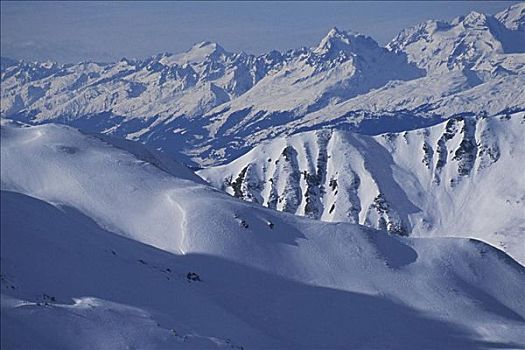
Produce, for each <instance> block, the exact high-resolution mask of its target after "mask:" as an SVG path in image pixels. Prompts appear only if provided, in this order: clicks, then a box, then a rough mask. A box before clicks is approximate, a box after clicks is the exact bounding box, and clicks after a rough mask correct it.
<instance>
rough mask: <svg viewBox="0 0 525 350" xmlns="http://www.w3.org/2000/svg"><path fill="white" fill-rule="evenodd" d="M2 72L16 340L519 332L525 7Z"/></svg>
mask: <svg viewBox="0 0 525 350" xmlns="http://www.w3.org/2000/svg"><path fill="white" fill-rule="evenodd" d="M0 73H1V87H2V88H1V92H0V95H1V96H0V97H1V107H0V120H1V158H0V161H1V164H0V170H1V196H0V198H1V230H0V231H1V252H0V263H1V264H0V265H1V275H0V282H1V285H0V290H1V337H0V343H1V344H0V345H1V347H2V349H41V348H42V349H53V350H55V349H86V350H87V349H179V348H180V349H215V348H217V349H230V350H244V349H298V350H299V349H363V350H370V349H378V350H379V349H381V350H383V349H393V350H408V349H410V350H411V349H414V350H416V349H417V350H420V349H421V350H432V349H435V350H442V349H450V350H465V349H480V350H481V349H525V166H524V164H525V140H524V135H525V93H524V91H525V3H518V4H515V5H513V6H511V7H510V8H508V9H506V10H504V11H502V12H500V13H498V14H496V15H494V16H490V15H485V14H481V13H477V12H471V13H469V14H467V15H465V16H461V17H458V18H455V19H453V20H451V21H450V22H444V21H435V20H429V21H427V22H425V23H421V24H419V25H416V26H414V27H412V28H407V29H405V30H403V31H401V32H400V33H399V34H398V35H397V36H396V37H395V38H394V39H393V40H392V41H391V42H390V43H389V44H388V45H386V46H385V47H381V46H380V45H379V44H378V43H377V42H376V41H374V39H372V38H370V37H367V36H365V35H362V34H358V33H354V32H351V31H345V30H341V29H338V28H333V29H332V30H330V31H329V33H328V34H327V35H326V36H325V37H324V38H323V39H321V41H320V42H319V44H318V45H317V46H315V47H311V48H304V47H303V48H299V49H293V50H289V51H286V52H278V51H271V52H268V53H266V54H262V55H259V56H255V55H250V54H246V53H244V52H240V53H233V52H228V51H227V50H226V49H224V48H222V47H221V46H220V45H219V44H217V43H212V42H206V41H205V42H201V43H197V44H195V45H194V46H193V47H192V48H191V49H190V50H188V51H187V52H184V53H180V54H169V53H164V54H159V55H156V56H152V57H150V58H147V59H141V60H136V59H126V58H124V59H122V60H120V61H119V62H113V63H97V62H81V63H76V64H57V63H53V62H25V61H17V60H12V59H9V58H4V57H2V58H1V60H0Z"/></svg>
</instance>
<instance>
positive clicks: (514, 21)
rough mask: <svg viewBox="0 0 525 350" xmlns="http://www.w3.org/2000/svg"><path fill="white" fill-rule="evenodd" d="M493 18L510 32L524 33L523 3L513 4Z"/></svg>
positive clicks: (524, 6)
mask: <svg viewBox="0 0 525 350" xmlns="http://www.w3.org/2000/svg"><path fill="white" fill-rule="evenodd" d="M494 17H496V19H497V20H498V21H500V22H501V23H503V25H504V26H505V27H507V28H508V29H510V30H520V31H525V2H520V3H518V4H514V5H512V6H511V7H509V8H507V9H505V10H503V11H501V12H499V13H497V14H496V15H495V16H494Z"/></svg>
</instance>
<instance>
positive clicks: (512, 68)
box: [388, 3, 525, 81]
mask: <svg viewBox="0 0 525 350" xmlns="http://www.w3.org/2000/svg"><path fill="white" fill-rule="evenodd" d="M524 9H525V3H521V4H517V5H514V6H513V7H511V8H509V9H507V10H505V11H503V12H501V13H499V14H497V15H496V16H494V17H493V16H488V15H485V14H482V13H478V12H471V13H469V14H468V15H466V16H463V17H459V18H456V19H454V20H453V21H451V22H450V23H449V22H443V21H434V20H431V21H427V22H426V23H422V24H420V25H418V26H415V27H413V28H409V29H406V30H403V31H402V32H401V33H400V34H399V35H398V36H397V37H396V38H395V39H394V40H392V42H390V43H389V44H388V47H389V49H391V50H393V51H399V52H404V53H406V54H407V55H408V57H409V60H410V61H411V62H414V63H416V64H417V65H418V67H421V68H424V69H425V70H427V72H428V73H430V74H435V73H446V72H448V71H451V70H461V71H464V72H465V74H470V75H471V76H472V77H473V79H478V80H480V81H486V80H488V79H491V78H492V77H494V76H498V75H503V76H506V75H511V74H516V72H518V71H520V70H522V69H523V66H524V65H525V59H524V56H523V55H522V54H523V53H524V52H525V32H524V31H523V30H521V29H519V28H518V27H519V26H520V25H523V24H524V23H525V22H524V18H523V16H521V17H518V16H516V13H518V12H523V11H524Z"/></svg>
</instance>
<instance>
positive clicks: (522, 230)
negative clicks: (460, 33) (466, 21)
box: [198, 112, 525, 265]
mask: <svg viewBox="0 0 525 350" xmlns="http://www.w3.org/2000/svg"><path fill="white" fill-rule="evenodd" d="M524 134H525V113H523V112H519V113H514V114H509V115H499V116H495V117H476V116H465V117H458V118H453V119H449V120H448V121H446V122H442V123H439V124H437V125H434V126H432V127H428V128H422V129H416V130H412V131H406V132H400V133H387V134H382V135H378V136H366V135H360V134H357V133H352V132H345V131H340V130H333V129H321V130H316V131H310V132H304V133H299V134H295V135H293V136H291V137H286V138H284V137H283V138H277V139H275V140H271V141H268V142H265V143H263V144H261V145H259V146H257V147H255V148H253V149H252V150H251V151H250V152H248V153H247V154H245V155H244V156H242V157H240V158H238V159H236V160H234V161H233V162H231V163H229V164H226V165H222V166H217V167H211V168H207V169H203V170H200V171H198V174H199V175H200V176H201V177H203V178H204V179H205V180H207V181H208V182H209V183H211V184H212V185H213V186H215V187H217V188H219V189H221V190H224V191H226V192H228V193H230V194H231V195H234V196H236V197H239V198H242V199H244V200H247V201H250V202H255V203H259V204H261V205H264V206H266V207H270V208H274V209H277V210H281V211H286V212H290V213H293V214H298V215H303V216H308V217H311V218H313V219H319V220H324V221H333V222H350V223H358V224H363V225H366V226H370V227H373V228H377V229H385V230H388V231H390V232H391V233H398V234H402V235H408V234H411V235H413V236H456V237H472V238H477V239H481V240H484V241H486V242H488V243H490V244H492V245H494V246H497V247H499V248H500V249H502V250H504V251H506V252H507V253H509V254H510V255H511V256H512V257H514V258H515V259H517V260H518V261H520V262H521V263H522V264H524V265H525V176H524V174H525V166H524V164H525V140H524V138H523V135H524Z"/></svg>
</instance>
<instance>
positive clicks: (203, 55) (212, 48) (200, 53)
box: [176, 41, 229, 64]
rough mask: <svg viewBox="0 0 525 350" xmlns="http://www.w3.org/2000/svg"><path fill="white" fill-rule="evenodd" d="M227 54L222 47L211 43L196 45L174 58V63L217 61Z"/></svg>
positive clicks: (205, 42) (204, 42) (203, 42)
mask: <svg viewBox="0 0 525 350" xmlns="http://www.w3.org/2000/svg"><path fill="white" fill-rule="evenodd" d="M227 55H229V53H228V52H227V51H226V50H224V48H223V47H222V46H220V45H219V44H217V43H215V42H211V41H202V42H199V43H196V44H195V45H193V46H192V47H191V49H189V50H188V51H186V52H184V53H181V54H179V55H177V56H176V61H177V62H178V63H180V64H185V63H192V62H203V61H206V60H209V59H211V60H217V59H220V58H221V57H223V56H227Z"/></svg>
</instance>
